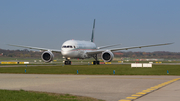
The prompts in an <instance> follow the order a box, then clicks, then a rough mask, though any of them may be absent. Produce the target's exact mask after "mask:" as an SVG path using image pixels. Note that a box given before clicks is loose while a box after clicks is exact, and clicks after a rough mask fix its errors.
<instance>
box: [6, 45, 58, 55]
mask: <svg viewBox="0 0 180 101" xmlns="http://www.w3.org/2000/svg"><path fill="white" fill-rule="evenodd" d="M8 45H9V46H15V47H22V48H28V49H36V50H42V51H52V52H59V53H61V50H56V49H48V48H40V47H32V46H22V45H11V44H8Z"/></svg>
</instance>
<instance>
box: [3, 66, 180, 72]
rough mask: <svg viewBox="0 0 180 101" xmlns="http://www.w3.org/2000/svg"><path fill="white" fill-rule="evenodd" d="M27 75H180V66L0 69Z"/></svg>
mask: <svg viewBox="0 0 180 101" xmlns="http://www.w3.org/2000/svg"><path fill="white" fill-rule="evenodd" d="M25 69H26V73H28V74H77V70H78V72H79V74H83V75H113V70H115V71H116V73H115V75H167V70H168V71H169V74H168V75H180V65H153V67H152V68H131V67H130V65H126V64H120V65H71V66H69V65H66V66H56V65H55V66H32V67H30V66H28V67H25V66H24V67H0V73H24V74H25Z"/></svg>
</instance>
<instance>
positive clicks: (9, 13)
mask: <svg viewBox="0 0 180 101" xmlns="http://www.w3.org/2000/svg"><path fill="white" fill-rule="evenodd" d="M179 4H180V1H179V0H1V1H0V48H1V49H10V50H16V49H23V48H17V47H12V46H8V45H7V44H16V45H27V46H35V47H43V48H50V49H60V48H61V45H62V44H63V42H65V41H67V40H71V39H74V40H87V41H89V40H90V39H91V33H92V27H93V20H94V19H96V27H95V35H94V37H95V43H96V45H97V46H105V45H112V44H122V45H121V46H119V47H129V46H139V45H151V44H160V43H169V42H174V44H172V45H168V46H160V47H150V48H142V49H132V50H128V51H135V52H136V51H145V52H153V51H170V52H180V45H179V44H180V6H179Z"/></svg>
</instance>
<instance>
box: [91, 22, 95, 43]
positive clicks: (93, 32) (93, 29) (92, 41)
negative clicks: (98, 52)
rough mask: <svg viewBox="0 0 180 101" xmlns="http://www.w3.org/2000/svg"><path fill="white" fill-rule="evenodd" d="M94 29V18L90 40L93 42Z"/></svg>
mask: <svg viewBox="0 0 180 101" xmlns="http://www.w3.org/2000/svg"><path fill="white" fill-rule="evenodd" d="M94 29H95V19H94V23H93V29H92V36H91V42H94Z"/></svg>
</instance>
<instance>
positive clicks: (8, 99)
mask: <svg viewBox="0 0 180 101" xmlns="http://www.w3.org/2000/svg"><path fill="white" fill-rule="evenodd" d="M0 101H102V100H97V99H94V98H90V97H81V96H73V95H69V94H55V93H44V92H31V91H24V90H20V91H10V90H0Z"/></svg>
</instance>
